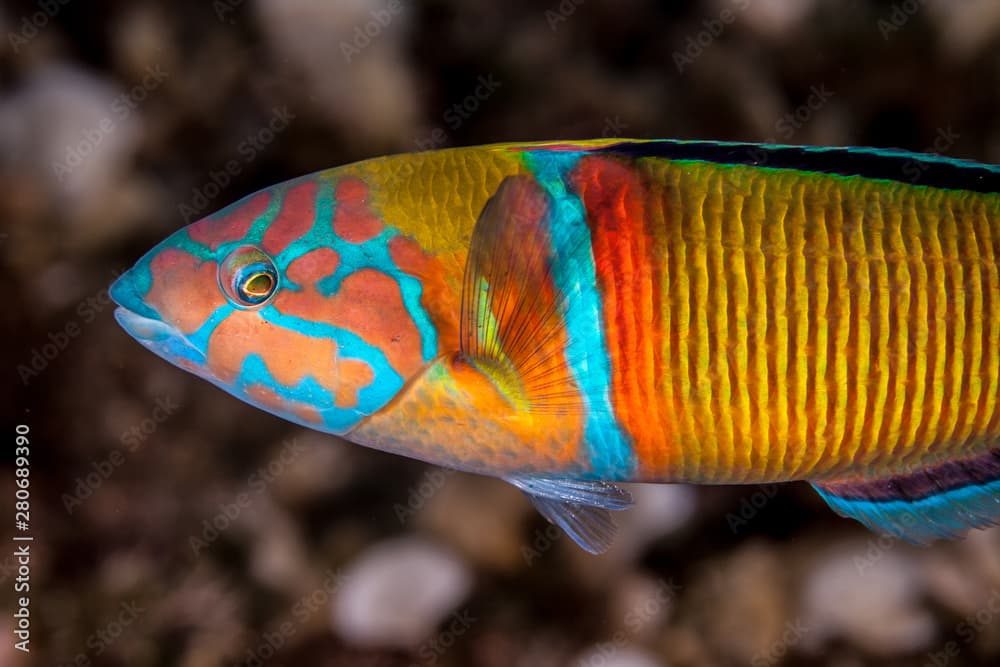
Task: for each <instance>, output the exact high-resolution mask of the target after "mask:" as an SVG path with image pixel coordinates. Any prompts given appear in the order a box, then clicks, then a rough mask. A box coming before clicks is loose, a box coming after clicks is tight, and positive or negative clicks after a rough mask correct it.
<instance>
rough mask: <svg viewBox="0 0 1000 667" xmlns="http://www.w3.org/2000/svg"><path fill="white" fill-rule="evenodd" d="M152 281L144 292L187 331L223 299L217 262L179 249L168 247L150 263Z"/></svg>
mask: <svg viewBox="0 0 1000 667" xmlns="http://www.w3.org/2000/svg"><path fill="white" fill-rule="evenodd" d="M150 271H151V273H152V276H153V285H152V287H150V289H149V292H148V293H147V294H146V301H148V302H149V305H151V306H152V307H153V308H154V309H156V312H158V313H159V314H160V316H161V317H162V318H163V319H164V320H166V321H168V322H172V323H173V324H174V325H175V326H176V327H177V328H178V329H179V330H180V331H181V333H185V334H189V333H193V332H195V331H197V330H198V328H199V327H201V325H203V324H204V323H205V321H206V320H208V318H209V317H210V316H211V315H212V313H214V312H215V310H216V309H217V308H218V307H219V306H222V305H224V304H225V303H226V299H225V297H224V296H223V295H222V292H221V291H220V290H219V285H218V265H217V264H216V263H215V262H203V261H201V260H200V259H198V258H197V257H195V256H193V255H189V254H188V253H186V252H184V251H182V250H176V249H174V248H167V249H166V250H163V251H162V252H161V253H160V254H158V255H157V256H156V257H154V258H153V261H152V264H151V265H150Z"/></svg>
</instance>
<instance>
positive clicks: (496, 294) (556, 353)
mask: <svg viewBox="0 0 1000 667" xmlns="http://www.w3.org/2000/svg"><path fill="white" fill-rule="evenodd" d="M552 222H553V204H552V201H551V198H550V196H549V195H548V193H547V192H546V191H545V190H544V189H542V187H541V186H540V185H539V184H538V183H537V181H536V180H535V179H534V178H532V177H531V176H526V175H524V176H510V177H508V178H506V179H504V181H503V182H502V183H501V184H500V186H499V188H498V189H497V192H496V194H495V195H494V196H493V197H492V198H491V199H490V200H489V201H488V202H487V204H486V206H485V207H484V208H483V211H482V213H481V214H480V217H479V220H478V221H477V222H476V226H475V229H474V230H473V233H472V242H471V245H470V248H469V257H468V261H467V262H466V268H465V277H464V283H463V288H462V318H461V327H460V346H461V353H462V355H463V356H464V357H465V358H466V359H468V360H469V361H470V362H471V363H473V364H475V365H476V366H477V367H478V368H479V369H480V370H481V371H483V372H484V373H487V374H488V375H489V376H490V377H491V378H492V379H493V380H494V382H495V383H496V384H497V386H498V388H499V389H500V390H501V391H503V392H504V393H505V394H506V395H507V396H508V397H509V398H510V399H511V400H512V401H514V402H516V403H517V404H518V407H520V408H523V409H527V410H531V411H540V412H550V413H567V412H571V413H574V414H576V413H579V412H581V410H582V402H581V397H580V392H579V391H578V390H577V387H576V381H575V379H574V374H573V369H571V368H570V366H569V362H568V361H567V359H566V345H567V336H566V327H565V326H564V322H563V313H564V312H565V301H566V298H567V296H566V294H564V293H563V292H562V290H560V289H559V288H558V287H557V285H556V284H555V281H554V279H553V264H554V263H555V262H572V261H573V256H574V255H575V254H576V253H579V252H584V251H585V252H589V249H590V247H589V237H588V236H587V234H586V225H578V226H573V225H560V226H559V229H556V228H555V226H554V225H553V224H552ZM581 228H582V231H581Z"/></svg>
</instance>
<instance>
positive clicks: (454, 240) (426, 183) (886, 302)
mask: <svg viewBox="0 0 1000 667" xmlns="http://www.w3.org/2000/svg"><path fill="white" fill-rule="evenodd" d="M602 143H605V142H594V143H593V144H590V145H600V144H602ZM580 147H581V148H584V147H585V145H583V144H580ZM523 148H524V145H498V146H487V147H482V148H477V149H457V150H446V151H437V152H431V153H424V154H417V155H408V156H405V160H404V159H400V158H381V159H376V160H369V161H366V162H362V163H358V164H356V165H351V166H349V167H346V168H342V169H341V170H339V172H340V173H344V172H345V171H346V172H351V173H354V174H356V175H358V176H360V177H361V178H364V179H366V181H367V182H369V183H373V184H376V185H377V187H374V188H373V190H372V193H373V197H374V198H375V199H376V202H375V205H376V206H378V207H379V209H380V210H381V211H382V212H383V214H384V216H385V222H386V223H387V224H389V225H392V226H394V227H396V228H398V229H399V230H400V231H401V232H403V233H404V234H406V235H409V236H412V237H413V238H414V239H416V240H417V241H418V242H419V244H420V245H421V246H422V247H423V248H424V249H425V250H426V251H427V252H428V253H430V254H432V255H434V256H435V257H437V258H438V259H439V260H440V262H441V264H442V266H443V267H444V276H445V282H446V283H447V285H448V288H449V289H451V290H454V292H455V294H456V295H457V294H458V293H459V292H460V289H461V284H462V273H463V270H464V265H465V259H466V253H467V251H468V247H469V240H470V238H471V235H472V230H473V227H474V225H475V222H476V219H477V217H478V215H479V213H480V211H481V210H482V209H483V206H484V205H485V203H486V201H487V200H488V199H489V198H490V197H491V196H492V195H493V194H494V193H495V192H496V189H497V187H498V186H499V184H500V182H501V181H502V180H503V179H504V178H505V177H507V176H511V175H515V174H524V173H530V172H528V171H527V169H526V167H525V166H524V161H523V160H522V159H521V155H520V151H521V150H523ZM631 167H632V168H634V169H635V170H637V172H638V173H639V174H640V176H641V178H640V181H641V183H642V184H643V187H642V191H641V192H639V193H636V196H637V197H639V198H640V199H641V200H642V202H641V203H642V207H641V209H642V216H643V219H642V220H635V221H632V222H634V224H636V225H639V226H641V227H642V229H643V234H645V235H646V237H647V238H646V242H645V243H644V245H643V247H645V248H647V251H646V254H645V255H643V256H636V257H632V258H631V260H632V261H634V262H636V263H638V262H646V261H651V262H652V266H651V267H650V270H649V271H633V272H631V273H630V275H631V276H634V278H630V279H629V281H631V282H629V281H626V284H621V285H617V288H616V289H615V291H614V294H613V295H608V294H605V298H607V299H613V300H614V304H613V306H614V308H615V310H614V312H616V313H628V314H629V316H628V317H618V316H616V317H615V318H614V319H613V320H610V319H609V320H606V321H604V322H595V326H601V327H604V328H605V329H606V330H607V331H608V332H611V330H612V329H614V332H613V333H614V335H613V336H611V335H609V336H608V337H607V338H608V339H609V340H612V341H617V342H615V343H614V349H610V350H608V355H609V358H610V359H611V361H612V372H613V373H617V374H627V375H619V376H618V377H619V381H618V382H617V384H616V389H615V391H614V394H613V396H612V402H613V406H614V409H615V413H616V414H615V415H613V416H612V417H610V419H613V420H614V421H615V426H617V427H618V428H623V429H625V430H627V432H628V436H629V437H630V438H631V439H632V441H633V442H634V445H635V451H636V474H635V476H634V478H635V479H638V480H646V481H696V482H762V481H771V480H788V479H801V478H811V479H823V478H838V477H839V478H843V477H844V476H845V475H851V474H855V473H857V474H864V475H875V474H877V473H880V472H895V471H902V470H906V469H909V468H911V467H913V466H916V465H919V464H926V463H929V462H933V461H938V460H943V459H945V458H949V457H954V456H958V455H973V454H976V453H979V452H984V451H987V450H989V449H995V448H996V446H997V444H996V443H997V442H998V438H1000V404H998V400H997V393H998V381H1000V276H998V253H1000V197H998V196H997V195H993V194H980V193H973V192H966V191H957V190H941V189H935V188H932V187H924V186H915V185H910V184H907V183H903V182H895V181H877V180H871V179H865V178H859V177H843V176H837V175H827V174H817V173H809V172H802V171H795V170H774V169H764V168H757V167H748V166H732V165H720V164H716V163H711V162H677V161H667V160H662V159H656V158H643V159H638V160H636V161H635V162H634V163H633V164H632V165H631ZM648 248H653V255H652V258H651V257H650V254H649V251H648ZM595 263H596V265H597V266H598V270H599V271H600V270H601V269H600V267H601V266H602V257H600V256H597V257H595ZM651 286H653V288H651ZM609 305H612V304H605V306H606V310H605V312H610V310H611V309H610V308H609ZM455 321H457V313H456V319H455ZM449 326H454V322H453V323H452V324H450V325H449ZM622 377H627V380H626V382H625V385H626V386H625V388H624V389H622V382H621V381H620V380H621V378H622ZM417 382H418V383H419V382H421V380H418V381H417ZM412 391H414V390H411V392H410V395H411V396H412V395H413V393H412ZM415 391H418V392H419V389H418V390H415ZM407 415H408V417H409V418H412V417H414V415H415V413H414V412H412V411H407ZM426 418H428V419H433V418H434V416H433V415H431V414H428V415H426ZM379 419H380V420H382V421H384V420H385V419H392V417H391V416H389V413H387V414H386V415H381V416H379ZM539 424H540V425H541V424H551V422H549V421H547V420H540V421H539ZM518 428H519V429H521V430H522V431H524V430H525V429H528V430H530V429H529V427H528V426H525V425H524V424H519V426H518ZM453 430H454V429H453ZM433 437H434V436H433V433H428V434H427V438H428V439H433ZM551 437H553V436H552V434H550V433H543V432H538V433H537V434H536V435H535V443H534V445H531V446H536V447H538V448H539V449H540V450H543V451H547V452H549V453H550V454H549V455H550V456H552V455H554V454H553V453H555V452H559V454H557V455H555V457H556V458H559V457H560V456H566V455H567V453H569V452H573V451H575V447H573V446H570V445H568V444H567V443H561V444H560V443H555V442H548V439H550V438H551ZM561 437H565V433H562V434H561ZM476 439H477V438H476V437H475V436H473V437H471V438H470V442H474V441H475V440H476ZM525 440H526V441H529V442H530V440H531V438H527V437H526V438H525ZM449 446H451V445H449ZM454 446H455V447H459V446H460V445H457V444H456V445H454ZM567 448H568V449H567ZM569 458H570V459H573V460H574V461H576V459H575V458H574V456H573V455H570V456H569ZM571 465H577V462H574V463H573V464H571Z"/></svg>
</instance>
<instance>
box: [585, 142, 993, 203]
mask: <svg viewBox="0 0 1000 667" xmlns="http://www.w3.org/2000/svg"><path fill="white" fill-rule="evenodd" d="M591 150H592V151H593V152H594V153H610V154H614V155H621V156H628V157H631V158H662V159H666V160H678V161H697V162H714V163H716V164H727V165H744V166H750V167H765V168H769V169H794V170H796V171H804V172H813V173H821V174H836V175H839V176H848V177H850V176H861V177H863V178H872V179H878V180H887V181H897V182H900V183H905V184H908V185H926V186H930V187H935V188H943V189H947V190H970V191H973V192H984V193H994V192H1000V167H997V166H994V165H989V164H980V163H978V162H972V161H970V160H959V159H955V158H951V157H944V156H940V155H934V154H928V153H911V152H908V151H901V150H895V149H889V148H856V147H838V146H783V145H779V144H752V143H739V142H727V141H676V140H671V139H655V140H652V141H629V140H623V141H621V142H618V143H614V144H609V145H606V146H600V147H597V148H593V149H591Z"/></svg>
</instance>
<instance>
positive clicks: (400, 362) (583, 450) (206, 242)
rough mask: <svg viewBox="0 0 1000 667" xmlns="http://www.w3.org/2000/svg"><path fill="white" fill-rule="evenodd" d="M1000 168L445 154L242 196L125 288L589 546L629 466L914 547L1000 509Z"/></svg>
mask: <svg viewBox="0 0 1000 667" xmlns="http://www.w3.org/2000/svg"><path fill="white" fill-rule="evenodd" d="M915 167H916V169H914V168H915ZM913 173H916V174H917V176H918V177H919V179H920V180H919V182H911V181H908V180H907V178H905V177H906V176H907V175H908V174H913ZM998 192H1000V168H997V167H991V166H987V165H979V164H976V163H972V162H965V161H960V160H953V159H949V158H942V157H937V156H926V155H917V154H912V153H904V152H900V151H889V150H881V149H860V148H810V147H795V146H774V145H764V144H760V145H758V144H737V143H715V142H683V141H668V140H658V141H634V140H619V139H610V140H596V141H581V142H549V143H514V144H497V145H493V146H483V147H472V148H462V149H449V150H442V151H430V152H426V153H418V154H410V155H398V156H388V157H383V158H375V159H372V160H366V161H363V162H359V163H355V164H352V165H346V166H343V167H338V168H334V169H330V170H326V171H322V172H318V173H316V174H312V175H307V176H303V177H300V178H298V179H294V180H292V181H289V182H287V183H283V184H279V185H276V186H274V187H272V188H267V189H265V190H264V191H262V192H261V193H258V194H256V195H251V196H248V197H246V198H245V199H243V200H241V201H239V202H236V203H235V204H233V205H231V206H229V207H226V208H225V209H223V210H222V211H220V212H218V213H216V214H212V215H210V216H208V217H206V218H204V219H202V220H200V221H198V222H196V223H194V224H193V225H191V226H189V227H188V228H186V229H183V230H180V231H178V232H176V233H175V234H174V235H172V236H170V237H168V238H167V239H166V240H164V241H163V242H162V243H160V244H159V245H158V246H156V247H155V248H153V249H152V250H151V251H150V252H149V253H147V254H146V256H144V257H143V258H142V259H140V260H139V262H138V263H137V264H136V266H135V267H134V268H133V269H131V270H130V271H129V272H127V273H126V274H124V275H123V276H121V277H120V278H119V279H118V281H117V282H116V283H115V285H113V286H112V297H113V298H114V299H115V301H116V302H117V303H118V304H119V306H120V307H119V308H118V310H117V311H116V318H117V319H118V321H119V322H120V323H121V324H122V326H123V327H124V328H125V329H126V330H127V331H128V332H129V333H131V334H132V335H133V336H134V337H135V338H136V339H137V340H139V342H140V343H142V344H143V345H144V346H146V347H147V348H148V349H150V350H151V351H153V352H155V353H156V354H159V355H160V356H162V357H164V358H165V359H167V360H168V361H171V362H173V363H175V364H176V365H178V366H180V367H181V368H183V369H185V370H188V371H191V372H193V373H195V374H196V375H198V376H200V377H202V378H204V379H207V380H209V381H211V382H213V383H214V384H216V385H217V386H219V387H221V388H222V389H224V390H226V391H228V392H229V393H231V394H233V395H234V396H236V397H237V398H240V399H241V400H243V401H246V402H248V403H250V404H252V405H255V406H257V407H259V408H261V409H264V410H267V411H269V412H272V413H274V414H276V415H278V416H281V417H283V418H285V419H288V420H290V421H293V422H295V423H298V424H301V425H303V426H307V427H310V428H315V429H318V430H321V431H325V432H328V433H334V434H336V435H340V436H342V437H344V438H345V439H348V440H350V441H353V442H356V443H358V444H362V445H366V446H370V447H375V448H379V449H383V450H386V451H390V452H394V453H398V454H402V455H406V456H411V457H415V458H419V459H423V460H426V461H430V462H432V463H436V464H440V465H445V466H450V467H454V468H459V469H463V470H467V471H470V472H475V473H480V474H485V475H493V476H499V477H502V478H504V479H506V480H508V481H510V482H511V483H512V484H514V485H515V486H516V487H517V488H519V489H521V490H522V491H524V492H525V493H526V494H528V496H529V497H530V498H531V500H532V502H533V503H534V504H535V506H536V507H537V508H538V509H539V511H540V512H541V513H542V514H543V515H545V516H546V517H547V518H548V519H549V520H551V521H553V522H554V523H556V524H558V525H559V526H561V527H563V528H564V529H565V530H566V531H567V532H568V533H569V534H570V535H571V536H572V537H573V538H574V539H575V540H576V541H577V542H578V543H579V544H580V545H581V546H583V547H584V548H586V549H588V550H589V551H593V552H599V551H602V550H603V549H605V548H607V546H608V545H609V544H610V540H611V535H612V532H613V527H612V526H613V524H612V522H611V521H610V519H609V517H608V516H607V513H608V511H614V510H621V509H623V508H625V507H627V506H628V504H629V498H628V494H627V492H625V491H624V490H622V489H620V488H618V487H617V486H616V485H615V483H616V482H627V481H648V482H706V483H761V482H775V481H788V480H798V479H805V480H809V481H810V482H812V483H813V485H814V486H815V488H816V489H817V491H818V492H819V493H820V494H821V495H822V497H823V498H824V499H825V500H826V501H827V502H828V503H829V504H830V505H831V506H832V507H833V508H834V509H835V510H836V511H837V512H839V513H841V514H843V515H845V516H850V517H853V518H856V519H858V520H860V521H862V522H863V523H865V524H866V525H868V526H870V527H872V528H875V529H878V530H882V531H885V532H889V533H891V534H893V535H897V536H900V537H904V538H906V539H910V540H912V541H915V542H927V541H930V540H933V539H936V538H940V537H951V536H955V535H958V534H960V533H961V532H962V531H963V530H964V529H966V528H970V527H982V526H985V525H989V524H993V523H997V522H998V521H1000V446H998V442H1000V405H998V391H1000V386H998V385H1000V350H998V346H1000V275H998V266H997V261H998V254H997V244H998V242H1000V194H998ZM255 272H256V273H255ZM250 279H254V280H256V281H257V282H255V283H254V285H255V288H254V294H253V295H252V296H253V299H252V300H245V299H244V297H243V294H244V292H243V291H242V290H244V289H245V288H246V285H247V284H249V283H244V282H243V281H244V280H250ZM262 288H263V289H264V292H263V293H262V294H261V293H260V290H261V289H262Z"/></svg>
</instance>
